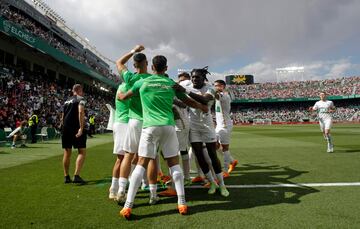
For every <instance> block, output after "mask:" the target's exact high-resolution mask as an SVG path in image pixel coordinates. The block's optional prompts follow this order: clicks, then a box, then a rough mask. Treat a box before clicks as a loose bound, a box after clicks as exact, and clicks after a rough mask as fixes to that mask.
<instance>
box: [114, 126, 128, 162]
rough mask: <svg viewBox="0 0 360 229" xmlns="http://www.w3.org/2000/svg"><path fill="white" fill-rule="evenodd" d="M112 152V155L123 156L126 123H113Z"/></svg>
mask: <svg viewBox="0 0 360 229" xmlns="http://www.w3.org/2000/svg"><path fill="white" fill-rule="evenodd" d="M112 129H113V136H114V150H113V154H117V155H124V142H125V136H126V132H127V129H128V124H127V123H121V122H114V124H113V126H112Z"/></svg>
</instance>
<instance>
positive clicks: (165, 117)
mask: <svg viewBox="0 0 360 229" xmlns="http://www.w3.org/2000/svg"><path fill="white" fill-rule="evenodd" d="M174 84H175V82H174V81H173V80H171V79H169V78H167V77H165V76H162V75H152V76H150V77H148V78H146V79H143V80H139V81H137V82H136V83H135V84H134V86H133V87H132V88H131V89H130V90H131V91H132V92H133V93H134V95H140V97H141V101H142V109H143V118H144V119H143V128H146V127H150V126H168V125H171V126H174V125H175V121H174V114H173V111H172V105H173V101H174V97H175V96H177V97H178V98H180V99H182V98H186V95H185V94H184V93H179V92H176V91H175V90H174V89H173V86H174Z"/></svg>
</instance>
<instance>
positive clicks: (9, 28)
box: [0, 17, 117, 88]
mask: <svg viewBox="0 0 360 229" xmlns="http://www.w3.org/2000/svg"><path fill="white" fill-rule="evenodd" d="M0 31H1V32H3V33H5V34H7V35H8V36H11V37H15V38H17V39H18V40H20V41H22V42H24V43H25V44H27V45H29V46H31V47H33V48H35V49H38V50H39V51H41V52H43V53H46V54H48V55H50V56H52V57H54V58H55V59H56V60H58V61H60V62H64V63H66V64H68V65H70V66H71V67H73V68H75V69H77V70H79V71H81V72H83V73H85V74H86V75H89V76H90V77H92V78H93V79H97V80H99V81H101V82H103V83H105V84H106V85H109V86H111V87H113V88H116V87H117V85H116V83H115V82H114V81H112V80H110V79H108V78H106V77H104V76H102V75H100V74H99V73H97V72H95V71H94V70H92V69H91V68H90V67H88V66H86V65H84V64H82V63H80V62H79V61H77V60H75V59H73V58H72V57H70V56H67V55H65V54H64V53H63V52H61V51H60V50H58V49H56V48H54V47H52V46H51V45H49V44H48V43H47V42H46V41H45V40H43V39H41V38H39V37H37V36H35V35H33V34H31V33H29V32H27V31H25V30H23V29H22V28H20V26H18V25H16V24H15V23H13V22H11V21H9V20H6V19H5V18H3V17H0Z"/></svg>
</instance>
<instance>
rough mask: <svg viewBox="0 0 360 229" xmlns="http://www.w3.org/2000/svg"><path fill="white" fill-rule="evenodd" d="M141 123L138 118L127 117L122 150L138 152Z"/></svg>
mask: <svg viewBox="0 0 360 229" xmlns="http://www.w3.org/2000/svg"><path fill="white" fill-rule="evenodd" d="M142 124H143V122H142V121H140V120H137V119H129V123H128V129H127V131H126V135H125V141H124V148H123V150H124V151H126V152H128V153H138V149H139V143H140V137H141V131H142Z"/></svg>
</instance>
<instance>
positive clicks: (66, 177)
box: [64, 175, 72, 184]
mask: <svg viewBox="0 0 360 229" xmlns="http://www.w3.org/2000/svg"><path fill="white" fill-rule="evenodd" d="M64 183H65V184H69V183H72V180H71V178H70V176H69V175H67V176H65V177H64Z"/></svg>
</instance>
